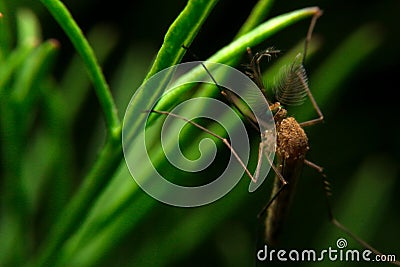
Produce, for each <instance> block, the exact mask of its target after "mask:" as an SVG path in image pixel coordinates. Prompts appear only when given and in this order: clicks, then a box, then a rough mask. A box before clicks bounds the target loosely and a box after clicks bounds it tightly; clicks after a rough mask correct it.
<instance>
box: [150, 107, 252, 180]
mask: <svg viewBox="0 0 400 267" xmlns="http://www.w3.org/2000/svg"><path fill="white" fill-rule="evenodd" d="M150 112H154V113H158V114H163V115H169V116H172V117H175V118H177V119H180V120H183V121H186V122H187V123H190V124H191V125H193V126H195V127H197V128H199V129H200V130H203V131H204V132H206V133H208V134H210V135H212V136H214V137H215V138H218V139H219V140H221V141H222V142H223V143H224V144H225V145H226V146H227V147H228V148H229V149H230V150H231V152H232V154H233V155H234V157H235V158H236V159H237V161H238V162H239V164H240V165H241V166H242V167H243V169H244V170H245V172H246V174H247V175H248V176H249V177H250V179H251V180H252V181H253V182H254V183H255V182H257V180H256V179H255V178H254V177H253V175H252V174H251V173H250V171H249V170H248V169H247V167H246V165H245V164H244V163H243V161H242V160H241V159H240V157H239V155H238V154H237V153H236V151H235V149H233V147H232V146H231V144H230V143H229V141H228V140H227V139H226V138H224V137H222V136H220V135H218V134H216V133H213V132H211V131H210V130H208V129H207V128H205V127H203V126H201V125H200V124H198V123H196V122H194V121H191V120H189V119H187V118H185V117H183V116H180V115H178V114H174V113H171V112H168V111H159V110H151V111H150Z"/></svg>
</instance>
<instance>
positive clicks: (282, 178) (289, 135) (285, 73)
mask: <svg viewBox="0 0 400 267" xmlns="http://www.w3.org/2000/svg"><path fill="white" fill-rule="evenodd" d="M321 15H322V11H320V12H319V13H317V14H315V15H314V16H313V17H312V19H311V23H310V26H309V28H308V31H307V35H306V39H305V45H304V51H303V54H301V53H300V54H298V55H297V56H296V58H295V60H294V61H293V63H292V64H290V65H289V66H287V67H286V68H284V69H283V70H282V71H281V74H280V78H279V79H278V83H277V84H276V86H275V88H274V90H273V92H274V98H275V99H274V100H276V101H271V100H266V99H269V98H268V96H267V92H266V88H265V86H264V83H263V81H262V78H261V77H262V74H261V68H260V63H261V61H262V60H263V59H264V58H267V59H270V58H271V57H273V56H274V55H277V54H279V53H280V51H279V50H277V49H274V48H268V49H266V50H264V51H262V52H258V53H256V54H255V55H253V54H252V52H251V49H250V48H247V53H248V55H249V57H250V63H249V65H248V71H247V74H248V75H249V76H250V78H252V79H253V80H254V82H255V83H256V84H257V86H258V87H259V89H260V90H261V91H262V93H263V94H264V96H265V100H266V103H265V104H266V105H268V107H269V109H270V110H271V112H272V114H273V118H274V121H275V128H276V138H277V140H276V141H277V142H276V147H275V155H276V163H274V162H272V160H271V159H270V158H269V155H268V154H267V151H269V150H268V149H266V148H267V147H268V146H269V140H270V136H269V133H268V132H265V133H261V141H260V144H259V149H258V161H257V167H256V171H255V174H254V176H253V175H252V174H251V173H250V171H249V170H248V169H247V167H246V165H245V164H244V163H243V161H242V160H241V159H240V157H239V155H238V154H237V153H236V151H235V150H234V149H233V148H232V146H231V145H230V143H229V141H228V140H227V139H226V138H224V137H222V136H220V135H218V134H216V133H214V132H212V131H210V130H208V129H207V128H205V127H203V126H201V125H200V124H198V123H196V122H194V121H191V120H189V119H187V118H185V117H183V116H180V115H177V114H174V113H171V112H168V111H159V110H151V111H150V112H153V113H158V114H162V115H169V116H172V117H175V118H177V119H180V120H184V121H186V122H187V123H189V124H191V125H193V126H195V127H197V128H199V129H201V130H203V131H204V132H206V133H208V134H210V135H212V136H214V137H216V138H217V139H220V140H221V141H222V142H223V143H224V145H226V146H227V147H228V148H229V149H230V151H231V152H232V154H233V155H234V157H235V158H236V159H237V160H238V162H239V163H240V165H241V166H242V167H243V168H244V170H245V172H246V174H247V175H248V176H249V177H250V178H251V180H252V182H256V181H257V178H258V175H259V171H260V166H261V161H262V158H263V156H264V154H265V157H266V158H267V160H268V161H269V164H270V165H271V168H272V169H273V171H274V172H275V174H276V176H275V178H274V184H273V188H272V193H271V198H270V200H269V201H268V202H267V204H266V205H265V206H264V207H263V208H262V210H261V211H260V213H259V214H258V218H259V219H264V226H265V231H264V235H265V236H264V239H265V241H266V242H268V243H269V244H271V245H274V244H276V243H277V241H278V239H279V236H280V234H281V233H282V230H283V225H284V221H285V219H286V216H287V213H288V211H289V206H290V203H291V200H292V198H293V195H294V192H295V188H296V184H297V181H298V179H299V177H300V175H301V171H302V168H303V166H304V165H306V166H309V167H311V168H312V169H314V170H316V171H317V172H318V173H319V174H320V177H321V184H322V187H323V191H324V195H325V200H326V205H327V209H328V215H329V220H330V221H331V223H332V224H334V225H335V226H336V227H337V228H339V229H340V230H342V231H343V232H345V233H346V234H348V235H349V236H350V237H352V238H353V239H354V240H355V241H357V242H358V243H359V244H360V245H361V246H363V247H365V248H367V249H369V250H371V251H372V252H373V253H375V254H377V255H383V254H382V253H381V252H380V251H378V250H377V249H375V248H374V247H372V246H371V245H369V244H368V243H367V242H365V241H364V240H363V239H361V238H360V237H358V236H357V235H355V234H354V233H352V232H351V231H350V230H349V229H348V228H346V227H345V226H344V225H343V224H341V223H340V222H339V221H338V220H337V219H336V218H335V217H334V215H333V212H332V206H331V203H330V197H331V186H330V184H329V182H328V181H327V176H326V174H325V173H324V170H323V168H322V167H321V166H319V165H317V164H315V163H313V162H311V161H309V160H307V159H306V154H307V152H308V150H309V143H308V137H307V135H306V133H305V131H304V129H303V128H305V127H308V126H312V125H316V124H319V123H321V122H323V121H324V115H323V113H322V112H321V110H320V108H319V107H318V104H317V102H316V101H315V99H314V97H313V95H312V93H311V91H310V88H309V86H308V79H307V73H306V70H305V68H304V63H305V58H306V55H307V48H308V44H309V43H310V41H311V37H312V33H313V30H314V27H315V24H316V21H317V19H318V18H319V17H320V16H321ZM183 48H185V49H187V47H185V46H183ZM202 67H203V68H204V69H205V71H206V72H207V74H208V75H209V76H210V78H211V79H212V81H213V83H214V84H215V85H216V87H217V88H218V90H219V91H220V93H221V94H222V95H223V96H224V97H225V98H226V99H227V101H228V102H230V104H231V105H233V106H234V107H236V109H237V110H238V111H239V113H241V114H242V115H243V117H244V118H245V119H246V120H247V121H248V122H249V123H250V124H251V125H252V126H253V127H254V128H255V129H257V130H259V127H257V121H256V119H255V118H254V116H252V114H247V113H245V112H243V111H241V109H240V107H239V106H238V105H237V101H238V99H237V96H236V95H235V94H234V93H233V92H230V91H229V90H227V89H225V88H223V87H222V86H220V85H219V84H218V82H217V81H216V80H215V79H214V77H213V76H212V74H211V72H210V71H209V70H208V69H207V67H206V66H205V65H204V64H203V63H202ZM306 97H308V99H310V102H311V104H312V106H313V108H314V110H315V112H316V113H317V118H315V119H311V120H308V121H305V122H297V121H296V119H295V118H294V117H291V116H288V112H287V110H286V109H285V108H284V106H291V105H300V104H302V103H303V102H304V100H305V98H306ZM391 263H393V264H395V265H399V266H400V262H399V261H394V262H391Z"/></svg>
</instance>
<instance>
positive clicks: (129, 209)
mask: <svg viewBox="0 0 400 267" xmlns="http://www.w3.org/2000/svg"><path fill="white" fill-rule="evenodd" d="M217 2H218V1H201V0H192V1H188V3H187V5H186V7H185V8H184V9H183V11H182V12H181V13H180V14H179V16H178V17H177V18H176V19H175V21H174V22H173V23H172V24H171V25H170V27H169V30H168V32H167V33H166V35H165V38H164V43H163V45H162V46H161V48H160V49H159V51H158V53H157V57H156V58H155V60H154V63H153V65H152V67H151V68H150V70H149V71H148V72H147V73H146V72H145V71H144V70H142V72H143V76H141V77H138V78H137V80H136V81H135V82H136V83H138V82H140V80H141V79H143V78H144V80H146V79H148V78H149V77H151V76H152V75H154V74H155V73H157V72H158V71H160V70H162V69H164V68H166V67H169V66H171V65H174V64H177V63H179V62H180V61H181V60H182V58H183V56H184V53H185V50H184V49H182V44H185V45H186V46H189V45H190V44H192V42H193V40H194V39H195V37H196V35H197V34H198V33H199V31H200V29H201V27H202V26H203V24H204V23H205V22H206V19H207V18H208V16H209V15H210V13H211V11H212V10H213V8H214V6H215V5H216V3H217ZM272 2H273V1H259V3H258V4H257V5H256V6H255V7H254V9H253V11H252V12H251V14H250V15H249V18H248V20H246V22H245V23H244V24H243V26H242V27H241V28H240V30H239V31H238V33H237V35H236V37H235V39H234V41H232V42H231V43H230V44H228V45H226V46H225V47H224V48H222V49H220V50H219V51H218V52H216V53H215V54H214V55H213V56H211V57H210V58H209V60H211V61H216V62H221V63H225V64H231V65H237V64H238V63H239V62H240V57H241V56H242V55H243V51H245V48H246V47H247V46H256V45H258V44H260V43H262V42H265V40H266V39H267V38H269V37H271V36H272V35H273V34H275V33H277V32H279V31H281V30H283V29H284V28H287V27H289V26H290V25H292V24H295V23H297V22H299V21H301V20H303V19H306V18H309V17H310V16H312V15H313V14H314V13H315V12H317V11H318V9H317V8H304V9H298V10H295V11H293V12H288V13H285V14H283V15H280V16H277V17H274V18H272V19H269V20H267V21H266V22H264V23H262V21H264V19H265V18H266V17H267V15H268V11H269V10H270V6H271V3H272ZM41 3H42V4H43V5H44V6H45V7H46V9H47V10H48V11H49V12H50V13H51V14H52V16H53V17H54V19H55V20H56V21H57V23H58V24H59V25H60V26H61V28H62V29H63V31H64V32H65V33H66V35H67V36H68V38H69V40H70V41H71V43H72V44H73V46H74V48H75V50H76V51H77V54H78V55H79V57H80V58H81V59H82V62H83V64H84V67H85V70H86V71H87V73H88V77H87V76H84V75H82V65H81V62H80V61H72V62H71V63H70V65H69V66H68V67H67V71H65V74H64V76H63V77H62V78H61V79H60V80H58V79H56V78H55V75H54V73H53V68H52V67H53V63H54V61H55V54H56V53H58V52H59V50H60V48H59V44H58V42H57V41H55V40H53V39H51V40H47V41H42V40H41V33H40V27H41V26H40V23H39V21H38V20H37V18H36V16H35V14H34V13H33V12H31V11H29V10H27V9H18V13H17V14H16V18H15V20H16V23H17V28H16V30H15V29H14V27H13V26H12V21H13V18H12V16H11V15H10V13H9V12H7V11H8V8H9V9H10V10H11V6H12V5H11V4H10V3H7V4H6V2H3V1H1V2H0V12H1V13H2V14H3V17H2V18H0V20H1V22H0V23H1V24H0V34H1V36H0V49H1V51H0V64H1V65H0V67H1V68H0V104H1V107H0V110H1V113H0V114H1V118H0V123H1V128H0V130H1V132H0V133H1V139H2V143H1V153H2V156H1V160H2V168H1V172H2V176H1V177H2V179H1V180H2V181H1V182H2V187H1V188H2V189H1V190H2V198H1V203H2V206H1V218H0V234H1V238H0V263H1V264H4V265H6V266H7V265H11V266H23V265H24V264H26V265H27V266H49V265H50V266H98V265H101V264H103V265H104V266H106V265H107V264H108V263H115V262H113V258H112V257H110V258H108V257H107V256H108V255H113V254H116V253H117V252H116V248H121V247H123V248H126V249H127V251H122V252H121V255H122V257H123V258H124V261H123V264H122V265H124V266H127V265H132V266H140V265H142V266H162V265H171V264H174V262H179V261H183V262H184V261H185V259H186V258H185V257H188V256H187V255H193V254H195V252H194V251H196V250H197V248H198V247H200V246H201V244H202V243H203V242H206V240H207V238H210V236H211V237H214V238H215V243H216V245H215V246H217V247H218V246H222V248H221V249H220V255H218V257H224V256H226V257H227V258H226V259H224V260H220V261H221V262H223V264H225V265H227V266H230V265H232V264H235V263H236V264H238V263H242V264H247V265H248V264H249V263H248V261H249V259H251V258H252V254H251V253H252V246H253V245H252V243H251V241H249V240H248V230H243V229H242V227H241V225H240V223H238V221H237V220H233V221H234V223H233V224H232V225H226V224H227V221H230V219H231V218H232V217H233V216H234V214H235V213H240V212H243V211H244V210H246V205H252V204H251V203H253V204H254V200H253V201H251V200H248V198H249V197H251V196H249V195H248V194H247V192H246V190H245V187H246V186H247V181H246V182H241V183H240V184H239V185H238V187H237V188H235V190H233V191H232V192H231V193H230V194H229V195H228V196H226V197H225V198H224V199H222V200H220V201H218V202H216V203H214V204H212V205H209V206H207V207H201V208H197V209H195V210H189V211H188V210H181V209H177V208H172V207H168V208H166V210H167V212H166V211H165V210H163V208H160V206H159V205H157V202H156V201H155V200H153V199H151V198H150V197H149V196H147V195H145V194H144V192H142V191H141V190H140V189H139V188H138V186H137V185H136V184H135V183H134V182H133V180H132V179H131V177H130V175H129V172H128V170H127V168H126V165H125V163H124V162H123V153H122V145H121V128H122V124H121V115H122V114H121V113H123V110H121V109H122V108H123V106H122V105H119V104H118V103H117V102H118V101H117V100H116V99H117V98H118V94H121V95H122V94H125V95H128V96H129V95H130V94H133V91H132V89H133V87H132V84H130V82H132V81H125V82H121V80H123V79H122V78H120V79H119V82H120V84H119V85H118V82H114V84H115V86H116V87H119V88H122V89H123V90H125V91H123V90H121V89H120V91H119V93H115V95H116V96H113V95H112V93H111V91H110V86H109V85H108V83H107V82H106V78H105V77H104V74H103V72H102V70H101V64H102V62H104V60H105V59H106V58H107V57H108V56H109V55H110V54H111V51H112V50H113V49H114V47H115V45H116V41H115V39H114V38H107V37H105V36H109V35H110V34H113V33H112V32H110V31H108V30H107V29H106V28H99V29H98V31H97V32H93V35H90V36H91V37H92V39H91V42H90V43H92V44H93V47H92V46H91V45H90V44H89V42H88V41H87V40H86V38H85V36H84V34H83V33H82V31H81V29H80V28H79V27H78V25H77V23H76V22H75V21H74V19H73V18H72V16H71V14H70V12H69V11H68V9H67V8H66V7H65V6H64V4H63V3H62V2H61V1H58V0H41ZM42 26H43V25H42ZM15 32H16V34H15ZM15 35H16V36H15ZM371 35H374V36H376V38H374V39H370V38H369V36H371ZM15 37H16V42H15V43H16V44H15V45H14V38H15ZM89 39H90V38H89ZM365 40H368V42H366V41H365ZM380 42H381V37H380V36H379V35H377V30H376V28H375V27H373V26H369V25H367V26H363V27H361V28H360V29H359V30H358V31H356V32H354V33H353V34H352V35H351V36H350V37H349V38H348V39H347V40H345V41H343V42H342V43H341V44H340V45H339V46H338V48H337V50H336V51H334V52H333V53H332V55H331V56H330V57H328V58H327V59H326V60H325V61H323V63H321V64H320V66H319V67H318V70H317V71H315V72H314V73H311V84H312V85H320V84H323V85H324V86H323V88H324V90H320V91H318V90H315V95H316V98H317V99H318V101H319V103H320V105H321V106H322V107H323V108H326V109H328V108H329V105H328V104H329V102H330V103H332V102H334V99H335V98H336V99H338V98H339V97H340V88H341V85H342V84H343V82H344V81H345V78H347V77H348V76H349V75H350V74H351V73H352V72H353V70H354V69H355V68H356V67H357V66H359V65H358V64H359V63H360V62H361V61H362V60H363V59H364V58H366V57H367V56H369V55H370V54H371V53H372V51H374V50H375V49H376V48H377V47H378V46H379V45H380ZM61 49H62V48H61ZM313 49H314V51H315V50H317V48H316V47H314V48H313ZM94 51H96V52H94ZM288 54H289V53H288ZM343 55H350V56H346V58H345V60H344V59H343ZM135 56H137V57H139V56H140V53H139V52H136V53H135ZM288 56H289V55H288ZM135 59H136V58H134V59H133V60H131V61H127V62H128V63H127V65H126V66H123V65H121V66H119V67H118V68H119V69H118V71H117V74H116V76H118V75H119V74H120V75H121V77H124V78H125V77H126V75H125V76H124V75H123V73H124V71H126V70H129V69H130V68H131V67H132V64H134V63H132V62H134V60H135ZM146 60H147V61H148V60H149V58H146V59H143V61H142V62H140V63H141V64H142V63H143V62H144V61H146ZM287 60H290V59H287ZM142 69H145V68H144V67H142ZM271 71H273V70H271ZM327 73H334V75H333V74H332V75H327ZM128 75H129V74H128ZM116 80H118V79H116ZM89 81H91V83H92V85H93V88H94V90H95V92H96V96H97V99H98V102H99V103H100V107H101V111H102V114H103V117H104V121H105V127H104V128H105V130H104V128H103V129H102V130H101V134H100V136H102V135H104V134H105V137H103V138H104V143H103V144H102V145H101V148H100V151H99V152H97V151H96V152H94V151H95V149H93V148H90V147H88V148H87V149H88V150H89V152H88V153H89V154H91V155H92V158H93V156H94V154H98V155H97V156H96V159H94V160H93V162H90V166H89V167H87V169H88V170H87V171H86V174H85V175H84V177H83V178H82V181H81V182H78V183H77V186H76V184H75V181H74V179H75V177H76V176H78V173H77V171H76V168H77V166H76V165H77V162H76V161H75V160H74V155H76V154H74V151H73V147H74V144H73V139H72V135H73V131H74V127H75V124H74V123H75V120H76V118H77V117H78V116H79V110H80V108H81V106H82V105H83V103H84V99H85V97H87V95H88V94H89V93H90V92H89V91H88V90H89V89H90V86H89ZM137 85H139V84H137ZM111 88H112V86H111ZM126 88H129V90H127V89H126ZM113 92H114V91H113ZM115 92H117V91H116V90H115ZM161 94H162V91H161V90H158V91H157V90H155V91H154V92H149V94H148V95H145V96H143V97H142V98H139V99H137V100H136V101H149V104H151V100H152V99H155V98H156V97H158V96H159V95H161ZM123 98H124V97H123V96H120V99H123ZM175 101H176V95H168V96H167V97H165V98H163V102H162V103H160V107H161V108H162V109H168V108H169V107H170V106H171V105H174V104H175ZM125 104H126V103H125ZM131 105H135V103H131ZM118 113H119V114H118ZM298 113H299V114H300V115H299V117H300V118H305V117H310V116H312V115H311V113H310V110H307V107H305V108H304V109H302V110H300V111H299V112H298ZM137 123H139V122H137ZM94 131H95V130H94ZM99 139H101V137H100V138H99ZM189 141H190V140H187V138H186V140H185V139H184V138H183V140H182V142H184V143H185V142H186V143H187V144H189V143H190V142H189ZM99 142H101V141H99ZM255 143H257V140H255V141H254V144H255ZM254 144H253V145H254ZM192 149H193V150H195V149H196V147H195V146H193V148H192ZM157 160H158V161H156V164H157V165H158V166H159V167H160V168H163V167H164V166H165V164H166V160H165V159H164V158H162V157H161V158H158V159H157ZM251 164H253V165H254V160H253V161H252V163H251ZM374 164H375V165H374ZM385 164H386V163H382V162H381V161H378V162H377V163H376V162H375V163H373V164H371V166H375V167H376V169H378V170H377V171H376V172H377V173H379V170H381V169H387V170H389V171H388V172H386V173H387V179H388V180H387V181H388V182H387V183H386V185H390V184H391V183H394V180H393V179H392V178H391V177H393V176H394V175H395V174H394V173H395V171H394V170H393V171H390V170H391V168H392V167H391V166H392V165H390V164H389V165H385ZM252 167H254V166H252ZM370 168H372V169H374V167H370ZM144 173H145V171H144ZM189 175H190V174H189ZM188 177H190V176H188ZM75 186H76V187H75ZM372 187H375V188H379V184H377V185H373V186H372ZM381 189H382V192H381V194H382V195H385V192H386V193H387V194H389V193H388V191H389V190H390V187H389V186H388V187H386V186H382V187H381ZM263 193H265V190H264V191H263ZM265 196H266V195H263V196H262V197H261V196H260V193H258V197H257V199H265V200H266V199H267V197H265ZM46 199H49V200H50V199H51V202H47V201H46ZM354 201H357V200H354ZM46 203H47V204H46ZM43 204H45V205H44V206H41V205H43ZM260 206H262V205H260ZM253 207H254V208H253V209H252V213H251V214H254V217H255V214H256V213H257V209H258V208H259V207H256V206H253ZM343 212H345V211H343ZM368 212H369V213H368ZM373 212H374V210H368V211H367V212H365V213H364V214H363V216H366V215H365V214H372V213H373ZM249 216H253V215H249ZM249 218H250V219H249V220H252V219H251V218H252V217H249ZM160 219H161V220H162V221H163V222H165V224H163V225H162V227H160V228H157V227H156V226H157V223H156V222H154V221H155V220H156V221H157V220H160ZM254 220H255V218H254ZM151 223H154V225H155V226H154V227H149V228H146V227H145V225H146V224H151ZM375 223H376V222H375ZM36 224H37V225H36ZM376 224H377V223H376ZM249 225H252V226H253V227H254V228H255V226H254V223H250V224H249ZM350 228H351V227H350ZM165 229H166V230H165ZM216 229H220V230H218V231H217V230H216ZM353 229H355V231H361V230H362V229H361V228H360V227H359V228H357V226H353ZM235 231H237V232H235ZM250 231H251V230H250ZM141 232H145V233H146V236H147V238H146V239H139V240H140V244H137V243H135V236H136V235H137V234H138V233H141ZM216 232H217V233H216ZM364 234H365V235H367V237H368V232H367V233H364ZM126 236H133V238H132V240H133V245H132V247H129V246H122V245H121V246H118V243H121V244H124V240H125V237H126ZM219 236H232V237H231V238H232V239H231V240H230V244H221V243H220V242H222V241H220V240H218V238H219ZM238 240H241V241H243V244H242V246H241V244H240V242H241V241H238ZM125 242H128V244H130V243H129V242H130V241H129V240H128V241H125ZM327 242H328V241H326V240H324V241H320V242H317V241H316V242H315V243H317V244H316V246H324V245H325V246H326V243H327ZM228 243H229V242H228ZM235 243H236V244H235ZM38 244H40V246H39V247H38ZM224 245H226V247H225V248H224V247H223V246H224ZM229 250H232V251H235V252H237V253H233V254H236V255H235V256H232V253H230V252H229ZM132 251H133V255H132V256H131V254H132ZM155 253H156V255H157V256H156V257H154V256H153V255H154V254H155ZM189 257H190V256H189ZM218 257H216V258H218ZM229 257H231V258H229ZM125 258H126V260H125ZM216 261H217V260H216ZM115 265H118V264H117V263H115ZM239 265H240V264H239Z"/></svg>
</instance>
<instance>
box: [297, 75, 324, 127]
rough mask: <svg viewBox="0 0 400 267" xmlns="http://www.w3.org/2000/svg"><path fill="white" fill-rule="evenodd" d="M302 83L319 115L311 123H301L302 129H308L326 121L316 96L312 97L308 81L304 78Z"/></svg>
mask: <svg viewBox="0 0 400 267" xmlns="http://www.w3.org/2000/svg"><path fill="white" fill-rule="evenodd" d="M301 81H302V83H303V86H304V88H305V90H306V92H307V95H308V98H310V101H311V104H312V105H313V107H314V109H315V111H316V112H317V114H318V118H316V119H312V120H309V121H305V122H301V123H299V124H300V126H301V127H306V126H310V125H314V124H318V123H321V122H323V121H324V114H322V111H321V110H320V108H319V107H318V104H317V101H315V99H314V96H313V95H312V93H311V91H310V88H309V87H308V84H307V81H305V80H304V79H303V78H301Z"/></svg>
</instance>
